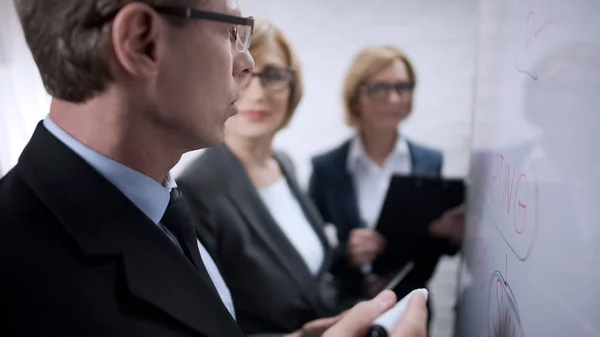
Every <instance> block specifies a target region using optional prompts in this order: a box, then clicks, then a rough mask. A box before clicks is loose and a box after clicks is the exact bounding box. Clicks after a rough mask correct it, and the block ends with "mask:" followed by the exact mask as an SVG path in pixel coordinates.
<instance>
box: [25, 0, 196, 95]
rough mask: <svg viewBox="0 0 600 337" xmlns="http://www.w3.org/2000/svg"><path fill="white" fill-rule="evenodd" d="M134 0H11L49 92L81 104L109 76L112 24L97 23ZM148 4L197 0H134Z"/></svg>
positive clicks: (99, 89)
mask: <svg viewBox="0 0 600 337" xmlns="http://www.w3.org/2000/svg"><path fill="white" fill-rule="evenodd" d="M134 1H136V0H14V3H15V8H16V9H17V13H18V14H19V19H20V21H21V25H22V27H23V32H24V34H25V39H26V40H27V45H28V46H29V49H30V50H31V53H32V55H33V58H34V60H35V63H36V64H37V66H38V69H39V72H40V75H41V77H42V82H43V83H44V86H45V87H46V90H47V91H48V93H49V94H50V95H52V96H53V97H56V98H58V99H62V100H65V101H70V102H74V103H81V102H84V101H86V100H88V99H90V98H92V97H93V96H94V95H95V94H97V93H99V92H102V91H104V90H105V89H106V86H107V84H108V83H109V82H110V81H111V80H112V77H111V73H110V71H109V67H108V61H107V55H108V49H107V39H108V36H109V35H108V33H109V30H110V24H109V23H108V22H107V23H106V24H97V25H94V22H98V20H101V19H102V18H105V17H106V16H107V15H110V14H112V13H115V12H116V11H118V10H119V9H120V8H122V7H123V6H125V5H126V4H128V3H131V2H134ZM137 2H143V3H146V4H148V5H150V6H160V5H171V6H173V5H177V6H188V7H191V6H193V5H194V4H196V3H197V2H198V0H137Z"/></svg>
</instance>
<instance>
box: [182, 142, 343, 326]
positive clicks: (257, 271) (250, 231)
mask: <svg viewBox="0 0 600 337" xmlns="http://www.w3.org/2000/svg"><path fill="white" fill-rule="evenodd" d="M275 158H276V159H277V160H278V162H279V164H280V166H281V169H282V171H283V174H284V176H285V179H286V180H287V183H288V184H289V186H290V187H291V190H292V191H293V193H294V194H295V196H296V198H297V200H298V201H299V203H300V205H301V207H302V210H303V211H304V213H305V215H306V217H307V219H308V220H309V222H310V224H311V225H312V226H313V228H314V230H315V232H316V233H317V236H318V237H319V239H320V241H321V244H322V248H323V249H324V251H325V260H324V264H323V267H322V269H321V271H320V272H319V273H318V275H317V276H316V277H315V276H313V275H312V274H311V273H310V271H309V269H308V267H307V266H306V263H305V262H304V260H303V259H302V257H301V256H300V254H299V253H298V252H297V251H296V249H295V248H294V246H293V245H292V244H291V243H290V241H289V240H288V239H287V237H286V236H285V234H284V233H283V231H282V230H281V229H280V228H279V226H278V224H277V223H276V222H275V220H274V219H273V218H272V216H271V214H270V212H269V211H268V209H267V207H266V205H264V203H263V202H262V200H261V199H260V196H259V195H258V192H257V190H256V188H255V187H254V185H253V184H252V182H251V180H250V178H249V176H248V174H247V172H246V170H245V168H244V167H243V166H242V164H241V162H240V161H239V160H238V159H237V157H235V155H234V154H233V153H232V152H231V151H230V150H229V148H228V147H227V146H226V145H225V144H222V145H220V146H217V147H214V148H211V149H208V150H206V152H205V153H203V154H202V155H201V156H200V157H199V158H197V159H196V160H195V161H193V162H192V163H191V164H190V165H189V166H188V167H187V168H186V169H185V170H184V172H183V173H182V174H181V175H180V176H179V178H178V180H177V185H178V186H179V188H180V189H181V190H182V191H183V193H184V194H185V195H186V196H187V200H188V201H189V204H190V208H192V209H193V210H197V209H200V210H203V209H208V210H209V213H210V214H206V213H205V212H203V214H197V215H196V216H198V217H200V218H203V219H204V220H203V221H202V224H203V225H207V224H212V228H210V229H209V230H208V231H207V232H208V233H212V239H214V240H213V241H214V242H215V245H214V246H213V247H210V248H211V249H212V250H213V251H214V252H215V253H214V254H213V255H214V256H215V258H216V259H217V260H218V261H219V264H220V265H221V268H222V269H221V273H222V275H223V277H224V279H225V282H226V283H227V285H228V287H229V289H230V291H231V294H232V297H233V303H234V306H235V310H236V316H237V322H238V324H239V326H240V327H241V328H242V330H243V331H244V333H246V334H259V333H289V332H292V331H295V330H297V329H299V328H301V327H302V325H303V324H304V323H306V322H308V321H310V320H313V319H316V318H320V317H323V316H326V315H329V314H331V312H332V308H331V307H330V304H331V298H330V295H331V294H328V293H329V292H328V281H330V279H329V277H328V276H329V275H327V273H326V272H327V270H328V268H329V265H330V260H331V254H330V248H329V244H328V242H327V239H326V237H325V234H324V231H323V228H322V226H323V221H322V219H321V217H320V215H319V212H318V211H317V210H316V209H315V208H314V206H313V204H312V202H311V201H310V199H309V198H308V196H306V195H304V194H303V193H302V192H301V190H300V188H299V187H298V184H297V182H296V179H295V177H294V172H293V167H292V166H291V162H290V161H289V159H287V158H286V157H285V156H284V155H282V154H280V153H279V154H276V155H275ZM196 205H200V206H199V207H196ZM207 217H209V218H210V220H208V219H207Z"/></svg>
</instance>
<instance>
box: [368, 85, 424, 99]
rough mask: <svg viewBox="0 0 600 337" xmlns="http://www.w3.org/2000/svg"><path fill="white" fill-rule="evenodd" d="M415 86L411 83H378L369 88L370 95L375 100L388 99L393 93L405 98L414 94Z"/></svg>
mask: <svg viewBox="0 0 600 337" xmlns="http://www.w3.org/2000/svg"><path fill="white" fill-rule="evenodd" d="M413 87H414V86H413V84H412V83H410V82H396V83H388V82H378V83H373V84H370V85H368V86H367V88H368V92H369V94H370V95H371V96H372V97H374V98H387V97H389V95H390V93H391V92H392V91H395V92H396V93H397V94H398V95H399V96H405V95H407V94H409V93H411V92H412V90H413Z"/></svg>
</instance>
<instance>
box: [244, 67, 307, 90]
mask: <svg viewBox="0 0 600 337" xmlns="http://www.w3.org/2000/svg"><path fill="white" fill-rule="evenodd" d="M254 77H258V79H259V80H260V85H261V86H262V87H263V88H264V89H265V90H268V91H280V90H283V89H285V88H288V87H289V86H290V85H292V84H293V83H294V80H295V79H296V72H295V71H294V70H293V69H290V68H283V67H277V66H272V65H268V66H265V67H264V68H263V70H262V71H261V72H259V73H257V72H255V73H252V74H248V75H247V76H245V77H242V88H245V87H247V86H248V85H250V82H251V81H252V78H254Z"/></svg>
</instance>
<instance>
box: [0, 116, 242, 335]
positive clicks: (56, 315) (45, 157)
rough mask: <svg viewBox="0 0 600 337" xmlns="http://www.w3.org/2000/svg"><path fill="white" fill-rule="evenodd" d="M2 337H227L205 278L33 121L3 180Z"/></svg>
mask: <svg viewBox="0 0 600 337" xmlns="http://www.w3.org/2000/svg"><path fill="white" fill-rule="evenodd" d="M0 232H1V233H2V234H1V235H0V298H1V299H2V300H1V301H0V306H2V307H3V308H4V310H3V312H4V314H3V315H0V331H2V332H0V335H3V336H5V335H6V336H74V337H75V336H76V337H81V336H86V337H93V336H98V337H100V336H101V337H106V336H123V337H131V336H156V337H167V336H170V337H183V336H214V337H221V336H232V337H240V336H242V332H241V331H240V330H239V328H238V327H237V325H236V323H235V321H234V320H233V319H232V317H231V315H230V314H229V312H228V311H227V309H226V308H225V306H224V305H223V303H222V302H221V300H220V298H219V296H218V294H217V293H216V291H215V290H213V289H214V287H213V286H212V284H211V283H209V282H210V279H208V274H207V273H200V272H198V271H197V270H196V269H195V268H194V267H193V266H192V265H191V264H190V263H189V262H188V261H187V260H186V259H185V257H183V255H182V254H181V253H180V252H179V251H178V250H177V248H176V247H175V246H174V245H173V244H172V243H171V242H170V240H169V239H168V238H167V237H166V236H165V235H164V233H163V232H161V231H160V230H159V229H158V227H157V226H156V225H155V224H154V223H153V222H152V221H151V220H150V219H148V218H147V217H146V216H145V215H144V214H143V213H142V212H141V211H140V210H139V209H138V208H137V207H136V206H135V205H133V204H132V203H131V202H130V201H129V199H127V198H126V197H125V196H124V195H123V194H122V193H121V192H120V191H119V190H117V189H116V188H115V187H114V186H113V185H112V184H111V183H109V182H108V181H106V180H105V179H104V178H103V177H102V176H100V175H99V174H98V173H97V172H96V171H95V170H94V169H93V168H92V167H90V166H89V165H88V164H87V163H86V162H85V161H84V160H83V159H81V158H80V157H79V156H78V155H76V154H75V153H74V152H72V151H71V150H70V149H69V148H68V147H66V146H65V145H64V144H63V143H61V142H60V141H59V140H57V139H56V138H55V137H54V136H53V135H51V134H50V133H49V132H48V131H47V130H46V129H45V128H44V127H43V125H42V124H41V123H40V124H39V125H38V127H37V129H36V130H35V133H34V135H33V138H32V139H31V141H30V142H29V144H28V145H27V147H26V148H25V150H24V151H23V154H22V155H21V157H20V159H19V162H18V164H17V165H16V166H15V168H14V169H13V170H12V171H10V172H9V173H8V174H7V175H6V176H5V177H4V178H3V179H2V180H0Z"/></svg>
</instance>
